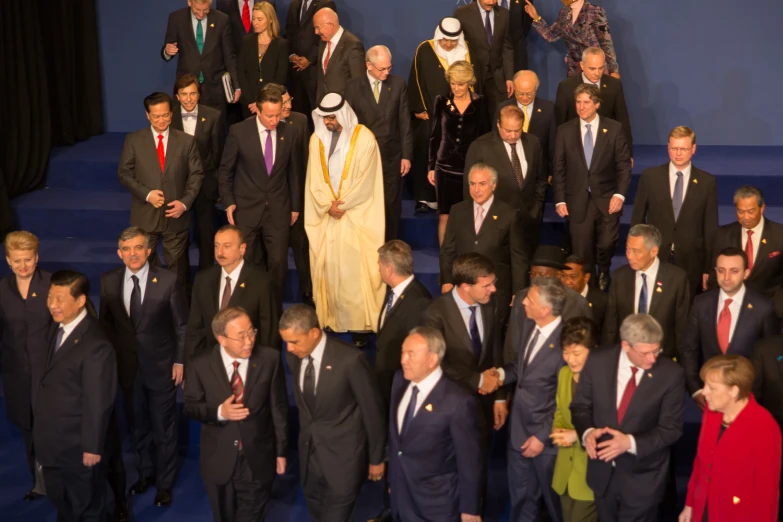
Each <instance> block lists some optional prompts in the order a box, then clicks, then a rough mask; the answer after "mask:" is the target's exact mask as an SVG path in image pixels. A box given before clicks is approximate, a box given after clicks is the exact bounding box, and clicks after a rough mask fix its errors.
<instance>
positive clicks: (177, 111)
mask: <svg viewBox="0 0 783 522" xmlns="http://www.w3.org/2000/svg"><path fill="white" fill-rule="evenodd" d="M171 112H172V114H171V128H173V129H177V130H181V131H182V132H185V126H184V125H183V124H182V106H181V105H180V104H179V103H175V106H174V110H172V111H171Z"/></svg>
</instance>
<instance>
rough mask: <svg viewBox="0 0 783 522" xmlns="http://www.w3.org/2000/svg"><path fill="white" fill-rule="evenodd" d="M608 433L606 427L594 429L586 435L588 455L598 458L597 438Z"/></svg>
mask: <svg viewBox="0 0 783 522" xmlns="http://www.w3.org/2000/svg"><path fill="white" fill-rule="evenodd" d="M604 433H606V428H600V429H594V430H592V431H590V433H588V434H587V435H586V436H585V449H586V450H587V456H588V457H590V458H591V459H593V460H595V459H597V458H598V449H597V444H598V443H597V442H596V441H597V440H598V439H599V438H601V436H602V435H603V434H604Z"/></svg>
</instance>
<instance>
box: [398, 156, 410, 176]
mask: <svg viewBox="0 0 783 522" xmlns="http://www.w3.org/2000/svg"><path fill="white" fill-rule="evenodd" d="M410 170H411V162H410V160H406V159H404V160H402V161H400V174H402V175H403V176H404V175H405V174H407V173H408V172H410Z"/></svg>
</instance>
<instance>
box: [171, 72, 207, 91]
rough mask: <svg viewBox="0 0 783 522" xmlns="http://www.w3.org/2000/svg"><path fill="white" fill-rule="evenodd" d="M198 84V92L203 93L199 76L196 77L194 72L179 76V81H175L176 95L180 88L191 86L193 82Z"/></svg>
mask: <svg viewBox="0 0 783 522" xmlns="http://www.w3.org/2000/svg"><path fill="white" fill-rule="evenodd" d="M194 83H195V84H196V89H198V93H199V94H201V82H199V81H198V78H196V77H195V76H194V75H192V74H183V75H182V76H180V77H179V78H177V81H176V82H174V95H175V96H176V95H177V93H178V92H179V90H180V89H184V88H185V87H190V86H191V85H193V84H194Z"/></svg>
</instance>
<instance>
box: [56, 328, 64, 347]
mask: <svg viewBox="0 0 783 522" xmlns="http://www.w3.org/2000/svg"><path fill="white" fill-rule="evenodd" d="M64 335H65V328H63V327H62V326H60V327H59V328H58V329H57V337H56V338H55V339H54V353H57V350H59V349H60V345H61V344H63V336H64Z"/></svg>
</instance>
